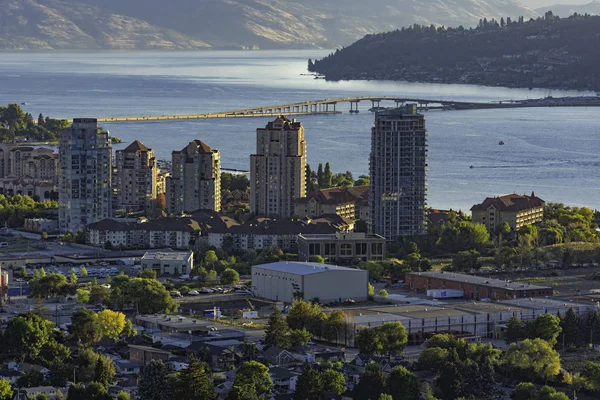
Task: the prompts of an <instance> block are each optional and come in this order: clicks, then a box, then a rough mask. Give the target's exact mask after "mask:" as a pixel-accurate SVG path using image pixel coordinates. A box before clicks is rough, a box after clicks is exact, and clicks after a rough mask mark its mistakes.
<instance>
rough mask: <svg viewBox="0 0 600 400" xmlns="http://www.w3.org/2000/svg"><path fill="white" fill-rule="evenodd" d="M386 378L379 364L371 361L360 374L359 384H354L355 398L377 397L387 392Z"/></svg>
mask: <svg viewBox="0 0 600 400" xmlns="http://www.w3.org/2000/svg"><path fill="white" fill-rule="evenodd" d="M385 389H386V379H385V375H384V374H383V372H382V371H381V368H380V367H379V365H378V364H375V363H370V364H368V365H367V366H366V368H365V371H363V373H361V374H360V380H359V381H358V384H356V385H355V386H354V390H353V397H354V398H355V399H377V398H379V396H380V395H381V394H382V393H385Z"/></svg>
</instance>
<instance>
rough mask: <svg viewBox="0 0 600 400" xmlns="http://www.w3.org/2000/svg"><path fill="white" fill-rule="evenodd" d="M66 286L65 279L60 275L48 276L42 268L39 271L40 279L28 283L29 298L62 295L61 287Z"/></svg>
mask: <svg viewBox="0 0 600 400" xmlns="http://www.w3.org/2000/svg"><path fill="white" fill-rule="evenodd" d="M66 284H67V278H65V276H64V275H61V274H48V275H46V272H45V271H44V269H43V268H41V269H40V277H39V278H38V279H35V278H34V279H32V280H31V281H29V289H30V293H31V297H40V298H47V297H57V296H59V295H61V294H62V293H63V287H64V286H65V285H66Z"/></svg>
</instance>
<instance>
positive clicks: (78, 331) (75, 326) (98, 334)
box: [68, 308, 103, 346]
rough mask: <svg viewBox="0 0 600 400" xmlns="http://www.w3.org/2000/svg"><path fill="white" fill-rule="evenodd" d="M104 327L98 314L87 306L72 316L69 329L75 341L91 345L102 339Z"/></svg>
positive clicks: (83, 344)
mask: <svg viewBox="0 0 600 400" xmlns="http://www.w3.org/2000/svg"><path fill="white" fill-rule="evenodd" d="M102 329H103V328H102V326H101V325H100V322H99V321H98V315H96V313H95V312H93V311H91V310H88V309H87V308H81V309H79V310H77V311H75V312H74V313H73V315H72V316H71V325H70V326H69V328H68V331H69V334H70V336H71V339H72V340H73V342H74V343H79V344H81V345H82V346H91V345H93V344H95V343H98V342H99V341H100V340H101V339H102V335H103V330H102Z"/></svg>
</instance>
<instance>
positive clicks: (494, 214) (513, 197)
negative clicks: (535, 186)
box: [471, 192, 545, 232]
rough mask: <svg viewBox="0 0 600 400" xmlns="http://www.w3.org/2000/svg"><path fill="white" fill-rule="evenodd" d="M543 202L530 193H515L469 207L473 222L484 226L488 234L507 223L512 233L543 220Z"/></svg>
mask: <svg viewBox="0 0 600 400" xmlns="http://www.w3.org/2000/svg"><path fill="white" fill-rule="evenodd" d="M544 204H545V202H544V200H542V199H540V198H539V197H537V196H536V195H535V193H533V192H532V193H531V196H528V195H519V194H516V193H512V194H507V195H504V196H499V197H488V198H486V199H485V200H484V201H483V203H481V204H476V205H474V206H473V207H471V214H472V219H473V222H476V223H480V224H484V225H485V227H486V228H487V229H488V231H490V232H495V231H496V228H497V227H498V226H499V225H501V224H503V223H504V222H507V223H508V225H510V227H511V229H512V230H513V231H515V230H517V229H519V228H520V227H522V226H524V225H531V224H535V223H536V222H540V221H542V220H543V219H544Z"/></svg>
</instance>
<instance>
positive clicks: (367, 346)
mask: <svg viewBox="0 0 600 400" xmlns="http://www.w3.org/2000/svg"><path fill="white" fill-rule="evenodd" d="M355 342H356V346H357V347H358V350H359V352H360V353H361V354H368V355H375V354H377V353H380V352H381V350H382V348H383V345H382V343H381V342H380V341H379V336H378V335H377V331H376V330H375V329H373V328H361V329H359V330H358V332H357V333H356V339H355Z"/></svg>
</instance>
